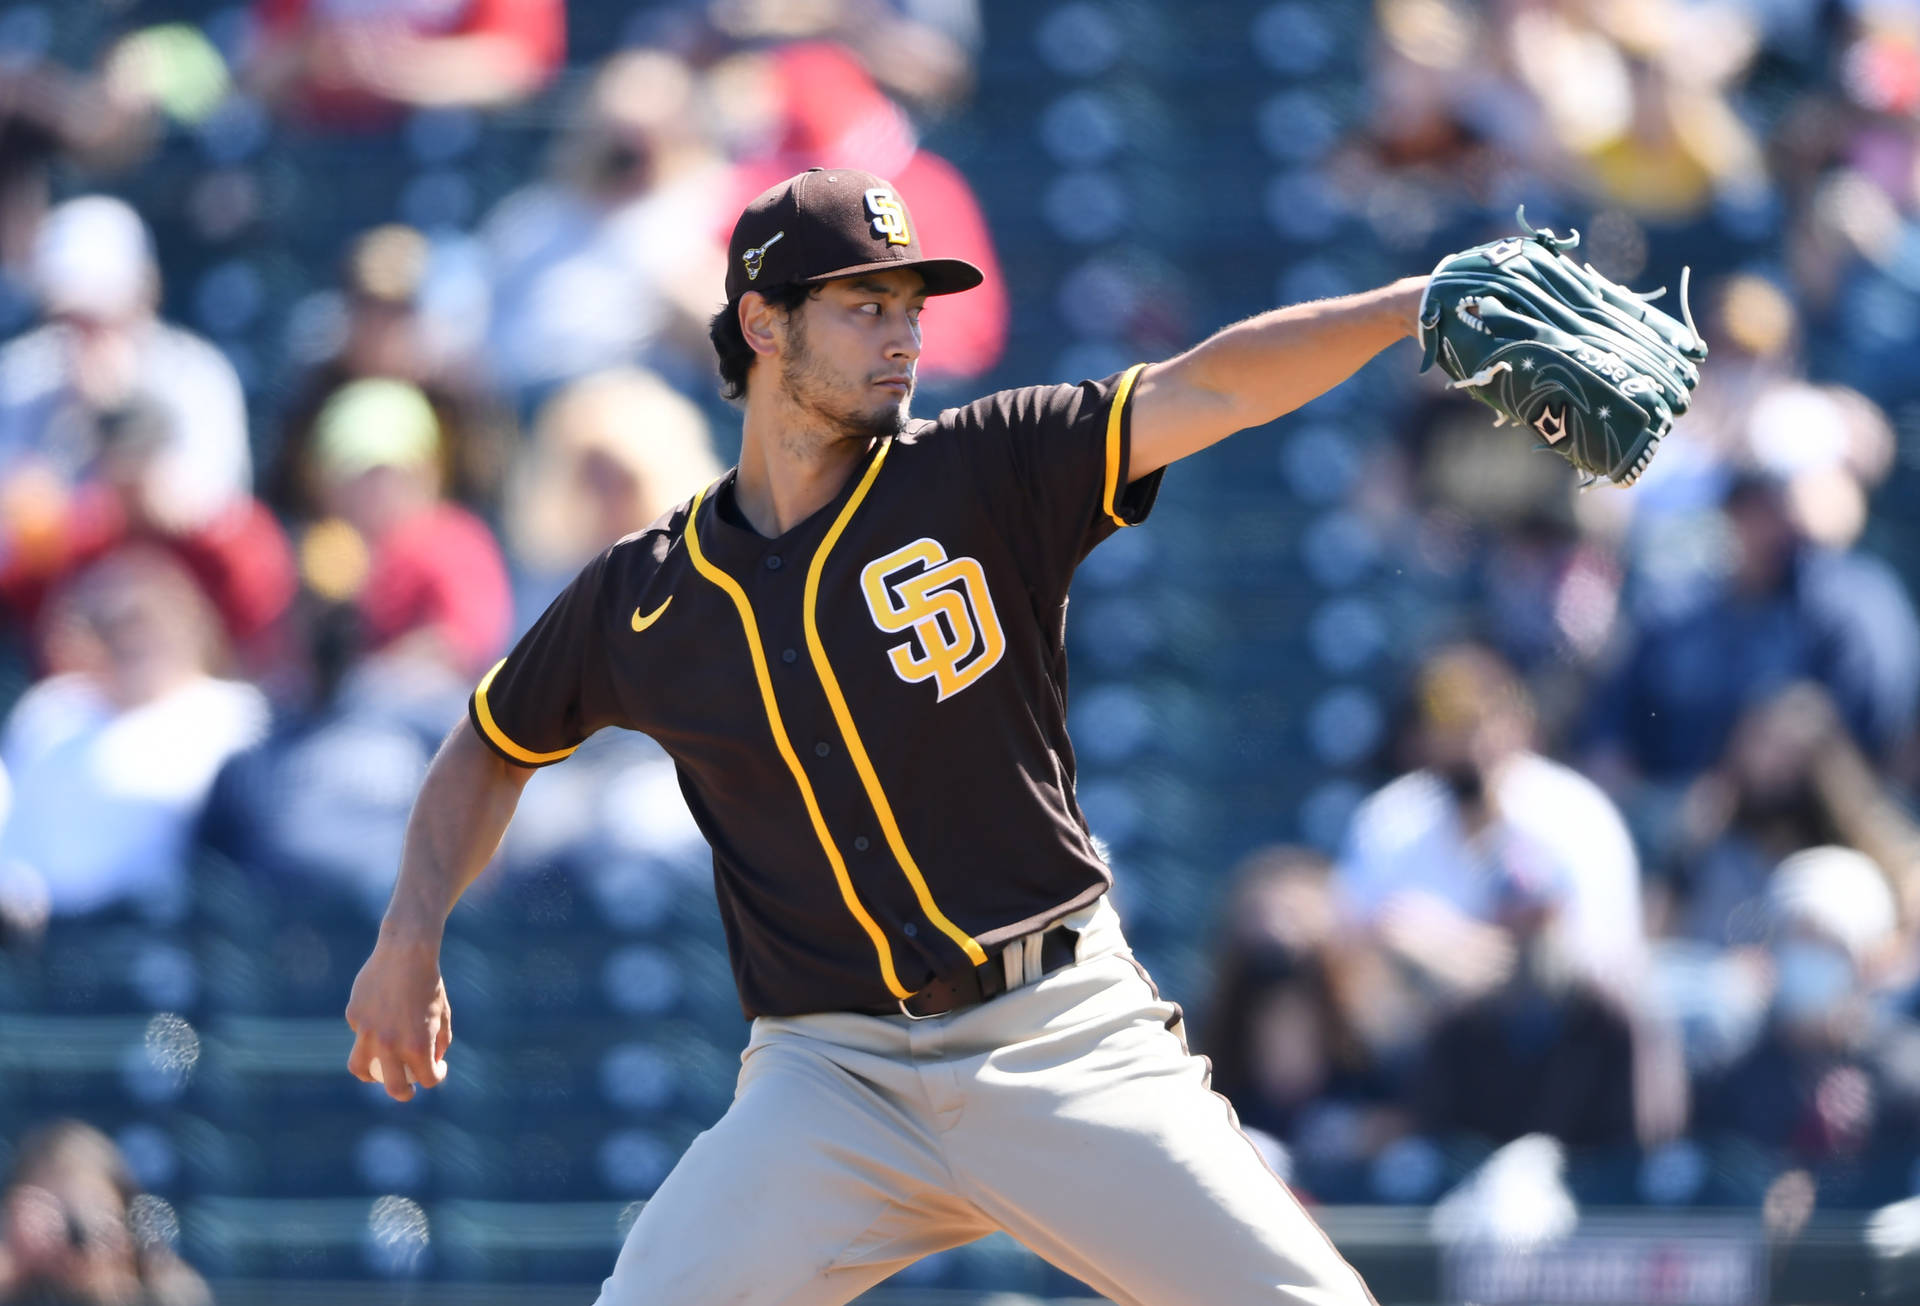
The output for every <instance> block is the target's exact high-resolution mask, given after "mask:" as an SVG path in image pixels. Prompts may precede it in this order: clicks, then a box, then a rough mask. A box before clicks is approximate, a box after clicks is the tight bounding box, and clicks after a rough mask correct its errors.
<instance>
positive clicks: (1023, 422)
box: [901, 376, 1118, 442]
mask: <svg viewBox="0 0 1920 1306" xmlns="http://www.w3.org/2000/svg"><path fill="white" fill-rule="evenodd" d="M1117 380H1118V377H1117V376H1115V377H1108V378H1104V379H1101V380H1088V381H1059V382H1051V383H1047V384H1041V385H1023V386H1014V387H1011V388H1009V389H1006V390H995V391H993V392H992V393H991V394H985V395H981V396H980V397H979V398H978V399H975V400H973V401H972V402H970V403H965V404H959V405H956V406H955V407H952V408H946V409H943V410H941V412H940V413H939V414H938V415H937V416H935V417H933V418H930V419H927V420H924V421H915V422H909V423H907V427H906V430H904V431H903V432H902V433H901V435H902V439H903V441H904V440H906V439H908V438H912V439H915V440H919V441H923V442H924V441H926V440H930V439H935V438H938V437H939V436H941V435H943V434H971V433H978V432H981V431H988V430H1026V429H1032V428H1036V427H1047V426H1071V425H1073V424H1074V423H1075V422H1077V421H1078V420H1080V418H1081V417H1082V416H1083V415H1084V414H1086V413H1087V412H1089V411H1091V410H1093V409H1096V408H1098V407H1100V406H1101V405H1102V404H1103V403H1104V401H1105V399H1106V397H1107V396H1108V395H1109V394H1111V393H1112V392H1113V389H1114V384H1115V382H1116V381H1117Z"/></svg>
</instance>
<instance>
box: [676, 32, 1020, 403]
mask: <svg viewBox="0 0 1920 1306" xmlns="http://www.w3.org/2000/svg"><path fill="white" fill-rule="evenodd" d="M710 81H711V83H712V89H711V92H710V98H711V100H712V101H713V104H714V106H715V110H716V112H717V113H719V114H720V115H721V117H722V121H723V123H724V128H723V130H724V131H725V133H726V135H727V136H728V138H729V139H730V140H732V141H733V142H734V144H735V147H736V150H737V152H738V154H739V155H740V157H741V162H740V163H739V165H738V167H737V169H736V173H735V177H734V182H733V187H732V194H731V195H730V196H729V197H728V198H729V199H730V200H731V202H732V208H731V209H730V210H728V211H729V213H737V212H738V210H739V207H740V206H741V205H743V204H745V203H746V202H747V201H748V200H750V199H752V198H753V197H754V196H755V195H758V194H759V193H760V192H761V191H763V190H765V189H766V188H767V187H769V186H772V185H774V184H775V183H776V182H779V181H782V180H784V179H785V178H787V177H791V176H792V175H793V174H794V173H796V172H800V171H802V170H803V169H806V168H811V167H824V168H864V169H865V170H867V171H868V172H872V173H875V174H876V175H878V176H881V177H885V178H886V179H887V180H889V181H891V182H892V183H893V185H894V189H896V190H897V191H899V192H900V198H901V199H902V200H904V201H906V205H907V208H908V209H909V211H911V212H912V214H913V217H914V221H916V222H918V223H919V224H920V230H919V233H918V235H917V239H918V240H919V241H920V243H921V244H923V245H924V246H926V247H927V248H928V249H939V250H945V251H947V253H948V254H949V255H951V256H952V257H954V258H964V259H968V260H970V261H972V262H973V264H974V265H975V266H977V267H978V268H980V269H981V270H982V271H983V272H985V273H986V280H985V281H984V282H982V283H981V284H980V286H979V287H978V288H977V289H975V290H973V291H970V292H969V293H967V294H965V295H960V296H956V297H955V300H954V302H953V303H952V304H941V305H938V306H937V308H936V309H935V310H932V311H929V312H928V313H927V314H926V315H925V316H924V317H923V318H922V319H921V327H922V336H923V343H922V349H921V354H920V365H919V375H920V377H921V378H922V379H923V380H927V381H933V382H939V381H943V380H946V381H952V380H963V379H971V378H974V377H978V376H982V375H984V374H985V373H986V372H987V371H988V370H990V369H991V368H992V367H993V365H994V364H995V363H997V362H999V361H1000V354H1001V351H1002V350H1003V349H1005V348H1006V343H1007V321H1008V315H1009V314H1008V305H1007V290H1006V283H1005V281H1004V280H1003V278H1002V277H1001V275H1000V261H999V259H998V257H997V256H996V255H995V254H994V249H993V237H992V234H991V233H990V232H989V231H988V230H987V222H986V217H985V215H984V214H983V213H982V212H981V211H980V202H979V200H977V199H976V198H975V197H974V193H973V188H972V187H971V186H970V185H968V183H967V179H966V178H965V177H964V176H962V175H961V173H960V170H959V169H958V168H955V167H954V166H953V165H952V164H951V163H949V162H947V161H946V160H945V159H943V158H941V157H940V156H939V155H937V154H934V153H933V152H932V151H930V150H923V149H921V148H920V144H919V141H918V139H917V137H916V135H915V133H914V128H913V123H912V122H911V121H910V120H909V119H908V117H907V115H906V114H905V113H904V112H902V111H901V109H900V108H899V107H898V106H897V105H895V104H894V103H893V102H892V101H891V100H889V99H888V98H887V97H886V94H885V93H884V92H883V91H881V89H880V88H879V86H878V85H876V84H875V83H874V80H873V78H872V76H870V75H869V74H868V72H867V70H866V69H865V68H863V67H862V66H861V65H860V61H859V60H858V59H856V58H855V57H854V56H853V55H852V54H851V53H850V52H848V51H847V50H846V49H845V48H843V47H841V46H838V45H832V44H828V43H825V42H803V43H801V44H797V45H790V46H786V47H784V48H782V49H779V50H776V51H774V52H772V53H771V54H751V55H738V56H736V57H734V58H733V59H730V60H728V61H727V62H725V63H723V64H721V65H720V66H718V67H717V68H715V69H714V71H713V72H712V74H710ZM708 299H709V302H710V304H711V302H712V301H713V299H714V295H713V292H711V291H709V293H708ZM708 312H709V313H711V307H710V308H709V310H708Z"/></svg>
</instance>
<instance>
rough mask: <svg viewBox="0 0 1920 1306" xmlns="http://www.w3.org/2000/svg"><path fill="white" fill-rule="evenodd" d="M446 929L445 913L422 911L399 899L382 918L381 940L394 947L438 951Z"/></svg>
mask: <svg viewBox="0 0 1920 1306" xmlns="http://www.w3.org/2000/svg"><path fill="white" fill-rule="evenodd" d="M446 930H447V921H446V917H445V915H444V914H436V913H433V912H428V911H422V910H420V909H418V908H415V907H411V906H407V905H403V904H402V903H400V902H397V901H396V902H395V903H394V904H393V905H391V906H389V907H388V908H387V914H386V915H385V916H383V917H382V918H381V919H380V941H381V942H382V943H385V944H387V945H389V946H392V947H400V948H408V949H422V948H426V949H431V950H433V951H434V952H438V951H439V950H440V942H441V940H442V939H443V938H444V937H445V935H446Z"/></svg>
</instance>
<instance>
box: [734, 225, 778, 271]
mask: <svg viewBox="0 0 1920 1306" xmlns="http://www.w3.org/2000/svg"><path fill="white" fill-rule="evenodd" d="M786 234H787V233H786V232H784V231H776V232H774V233H773V239H772V240H769V241H768V242H767V243H766V244H764V245H756V246H755V247H754V248H752V249H750V250H748V251H747V252H746V253H744V254H742V255H741V256H740V261H741V262H742V263H745V264H746V265H747V280H749V281H758V280H759V279H760V264H761V262H762V261H763V260H764V259H765V258H766V257H767V251H768V250H770V249H772V248H773V245H774V241H777V240H779V239H780V237H782V236H784V235H786Z"/></svg>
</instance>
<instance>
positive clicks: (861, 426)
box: [780, 305, 913, 443]
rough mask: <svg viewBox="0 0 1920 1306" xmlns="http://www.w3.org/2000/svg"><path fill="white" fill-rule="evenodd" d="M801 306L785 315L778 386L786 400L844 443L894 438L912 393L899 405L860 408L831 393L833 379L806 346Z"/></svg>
mask: <svg viewBox="0 0 1920 1306" xmlns="http://www.w3.org/2000/svg"><path fill="white" fill-rule="evenodd" d="M804 307H805V306H804V305H802V306H801V307H800V308H796V309H795V310H794V311H793V312H792V313H790V314H788V315H787V324H788V327H787V350H786V353H785V354H784V355H782V357H781V360H780V384H781V385H782V387H784V388H785V390H786V392H787V395H788V397H789V398H791V399H792V400H793V402H794V403H795V404H797V405H798V406H800V407H801V408H804V409H806V410H807V411H808V412H810V413H812V414H813V415H814V416H816V417H818V418H819V419H820V420H821V421H822V422H824V423H825V424H826V425H827V426H829V427H832V428H833V429H835V430H837V431H839V432H840V433H841V434H842V435H844V436H845V438H846V439H848V440H853V441H859V442H862V443H864V442H865V441H867V440H871V439H882V438H885V437H887V436H893V435H898V434H900V432H901V431H902V430H904V429H905V428H906V424H907V405H908V404H909V403H910V402H911V401H912V398H913V392H912V391H911V390H909V391H908V392H907V398H906V399H905V400H903V401H901V402H899V403H889V404H886V405H885V406H884V407H879V408H861V407H858V406H856V405H855V404H852V403H850V402H848V401H847V400H846V398H845V397H844V396H840V395H836V394H835V393H834V389H835V386H834V382H835V379H836V378H835V377H834V376H833V374H832V373H831V372H830V371H829V370H828V368H827V366H826V364H825V363H824V362H823V361H822V360H821V359H820V358H819V357H817V356H816V355H815V354H814V352H813V350H812V349H810V348H809V347H808V346H807V328H806V318H805V316H804V314H803V310H804Z"/></svg>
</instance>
